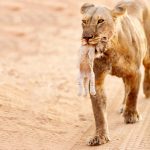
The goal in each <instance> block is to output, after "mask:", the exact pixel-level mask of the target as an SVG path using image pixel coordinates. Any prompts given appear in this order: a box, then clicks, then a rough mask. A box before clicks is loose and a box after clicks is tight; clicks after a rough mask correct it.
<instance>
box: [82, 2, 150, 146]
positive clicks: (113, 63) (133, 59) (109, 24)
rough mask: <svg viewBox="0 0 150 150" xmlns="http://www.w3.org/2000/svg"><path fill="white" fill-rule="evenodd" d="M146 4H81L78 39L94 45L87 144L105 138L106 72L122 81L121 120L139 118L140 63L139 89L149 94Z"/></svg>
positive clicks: (149, 9)
mask: <svg viewBox="0 0 150 150" xmlns="http://www.w3.org/2000/svg"><path fill="white" fill-rule="evenodd" d="M149 6H150V5H149V4H148V3H147V1H145V0H124V1H121V2H120V3H118V4H117V5H116V6H115V8H114V9H113V10H111V9H109V8H106V7H104V6H94V5H93V4H87V3H86V4H84V5H83V6H82V7H81V13H82V14H83V18H82V27H83V34H82V38H83V39H84V40H86V41H87V43H88V44H89V45H94V46H95V47H96V49H95V51H96V53H101V54H103V57H100V58H95V60H94V73H95V82H96V95H95V96H93V95H91V101H92V106H93V112H94V117H95V125H96V133H95V136H94V137H93V138H92V139H90V140H89V142H88V145H91V146H93V145H100V144H104V143H106V142H108V141H109V133H108V126H107V117H106V116H107V114H106V96H105V92H104V87H103V84H104V79H105V77H106V75H107V74H111V75H115V76H118V77H121V78H122V79H123V82H124V84H125V97H124V104H125V109H124V111H123V116H124V121H125V123H135V122H137V121H138V120H139V113H138V110H137V97H138V91H139V85H140V79H141V73H140V69H139V68H140V65H141V62H143V64H144V67H145V76H144V83H143V89H144V94H145V96H146V97H147V98H149V97H150V7H149Z"/></svg>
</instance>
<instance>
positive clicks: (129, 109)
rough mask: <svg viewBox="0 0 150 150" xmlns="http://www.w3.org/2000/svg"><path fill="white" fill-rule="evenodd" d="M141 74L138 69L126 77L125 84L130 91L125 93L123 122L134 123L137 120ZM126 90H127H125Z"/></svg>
mask: <svg viewBox="0 0 150 150" xmlns="http://www.w3.org/2000/svg"><path fill="white" fill-rule="evenodd" d="M140 80H141V74H140V72H139V71H137V72H136V73H134V74H133V75H131V76H128V77H126V79H125V81H126V82H125V84H127V85H126V87H129V89H130V91H129V93H127V94H128V95H127V97H126V105H125V110H124V113H123V116H124V121H125V123H135V122H137V121H138V120H139V114H138V111H137V97H138V92H139V86H140ZM126 92H127V91H126Z"/></svg>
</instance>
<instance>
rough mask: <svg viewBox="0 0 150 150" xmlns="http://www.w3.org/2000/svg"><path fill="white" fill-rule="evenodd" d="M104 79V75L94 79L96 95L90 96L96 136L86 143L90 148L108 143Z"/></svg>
mask: <svg viewBox="0 0 150 150" xmlns="http://www.w3.org/2000/svg"><path fill="white" fill-rule="evenodd" d="M104 77H105V74H101V76H100V77H99V78H96V82H95V84H96V95H91V101H92V106H93V113H94V117H95V124H96V134H95V136H94V137H92V138H91V139H90V140H89V141H88V145H90V146H95V145H101V144H104V143H107V142H108V141H109V137H108V125H107V118H106V116H107V115H106V96H105V93H104V89H103V82H104Z"/></svg>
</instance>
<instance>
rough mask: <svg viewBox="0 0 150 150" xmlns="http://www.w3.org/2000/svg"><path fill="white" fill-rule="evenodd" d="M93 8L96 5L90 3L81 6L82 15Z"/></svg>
mask: <svg viewBox="0 0 150 150" xmlns="http://www.w3.org/2000/svg"><path fill="white" fill-rule="evenodd" d="M91 7H94V5H93V4H89V3H85V4H83V5H82V6H81V10H80V12H81V14H84V13H86V12H87V10H88V9H89V8H91Z"/></svg>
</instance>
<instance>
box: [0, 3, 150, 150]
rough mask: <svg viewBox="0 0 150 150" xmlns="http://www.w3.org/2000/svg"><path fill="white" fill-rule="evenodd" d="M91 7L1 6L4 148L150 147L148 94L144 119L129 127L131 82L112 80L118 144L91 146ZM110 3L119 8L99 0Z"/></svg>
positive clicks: (109, 88) (113, 132)
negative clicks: (84, 81) (83, 11)
mask: <svg viewBox="0 0 150 150" xmlns="http://www.w3.org/2000/svg"><path fill="white" fill-rule="evenodd" d="M116 1H117V0H116ZM83 2H88V0H86V1H85V0H81V1H80V0H76V1H72V0H42V1H41V0H5V1H4V0H1V1H0V150H71V149H72V150H82V149H83V150H86V149H87V150H88V149H94V150H96V149H102V150H117V149H118V150H128V149H130V150H149V149H150V117H149V114H150V100H149V99H145V98H144V97H143V94H142V90H140V94H139V103H138V108H139V111H140V112H141V115H142V117H143V119H142V121H140V122H139V123H136V124H133V125H126V124H124V123H123V117H122V116H121V115H120V114H119V113H118V111H119V108H120V105H121V102H122V100H123V94H124V90H123V84H122V81H121V79H118V78H116V77H110V76H108V78H107V80H106V82H105V84H106V86H105V87H106V93H107V95H108V120H109V128H110V137H111V142H109V143H108V144H106V145H102V146H98V147H88V146H86V143H85V142H86V140H87V139H88V137H90V136H91V135H92V134H93V132H94V128H95V127H94V118H93V113H92V107H91V102H90V99H89V97H87V98H84V97H78V96H77V84H76V77H77V68H76V64H77V51H78V48H79V45H80V36H81V26H80V24H81V22H80V19H81V15H80V13H79V9H80V6H81V4H83ZM102 2H103V4H107V5H110V6H113V5H114V3H110V1H109V0H107V1H97V0H93V3H95V4H100V3H102ZM113 2H115V0H114V1H113ZM141 89H142V88H141Z"/></svg>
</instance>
